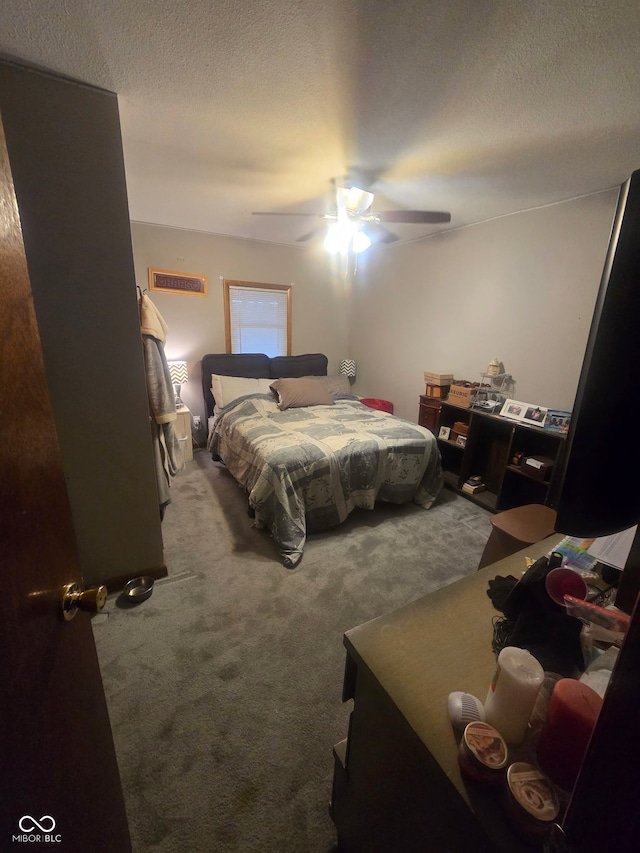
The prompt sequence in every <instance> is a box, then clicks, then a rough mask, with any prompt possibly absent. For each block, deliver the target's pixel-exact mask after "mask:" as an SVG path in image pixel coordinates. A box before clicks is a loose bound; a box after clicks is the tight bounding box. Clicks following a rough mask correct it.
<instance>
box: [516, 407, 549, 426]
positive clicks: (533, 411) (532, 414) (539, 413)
mask: <svg viewBox="0 0 640 853" xmlns="http://www.w3.org/2000/svg"><path fill="white" fill-rule="evenodd" d="M547 411H548V409H546V408H545V407H544V406H528V407H527V408H526V409H525V413H524V415H523V416H522V422H523V423H525V424H531V425H532V426H539V427H542V426H544V420H545V418H546V416H547Z"/></svg>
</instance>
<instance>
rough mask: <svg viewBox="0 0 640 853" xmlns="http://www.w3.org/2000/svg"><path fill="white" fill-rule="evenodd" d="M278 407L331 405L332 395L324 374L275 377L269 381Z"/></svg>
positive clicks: (294, 407) (292, 407)
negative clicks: (272, 380)
mask: <svg viewBox="0 0 640 853" xmlns="http://www.w3.org/2000/svg"><path fill="white" fill-rule="evenodd" d="M270 387H271V390H272V391H273V393H274V394H275V395H276V399H277V401H278V408H279V409H282V411H284V410H285V409H297V408H300V407H301V406H332V405H333V397H332V396H331V394H330V392H329V389H328V387H327V377H326V376H301V377H299V378H297V379H276V380H275V382H272V383H271V386H270Z"/></svg>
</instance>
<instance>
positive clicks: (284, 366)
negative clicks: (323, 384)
mask: <svg viewBox="0 0 640 853" xmlns="http://www.w3.org/2000/svg"><path fill="white" fill-rule="evenodd" d="M327 364H328V359H327V357H326V355H323V354H322V353H320V352H314V353H307V354H306V355H278V356H275V357H274V358H269V356H268V355H265V354H264V353H238V354H237V355H236V354H231V353H209V354H208V355H204V356H202V393H203V395H204V401H205V405H206V408H207V417H209V416H210V415H212V414H213V406H214V402H215V401H214V399H213V394H212V393H211V374H212V373H217V374H219V375H220V376H247V377H249V378H250V379H283V378H285V377H297V376H326V375H327Z"/></svg>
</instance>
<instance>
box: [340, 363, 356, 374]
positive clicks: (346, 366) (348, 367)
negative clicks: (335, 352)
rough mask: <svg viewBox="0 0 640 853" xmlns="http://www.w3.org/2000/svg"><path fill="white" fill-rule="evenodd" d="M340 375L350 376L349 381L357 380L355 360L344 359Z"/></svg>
mask: <svg viewBox="0 0 640 853" xmlns="http://www.w3.org/2000/svg"><path fill="white" fill-rule="evenodd" d="M340 373H342V374H343V376H348V377H349V379H355V378H356V362H355V359H353V358H343V359H342V361H341V362H340Z"/></svg>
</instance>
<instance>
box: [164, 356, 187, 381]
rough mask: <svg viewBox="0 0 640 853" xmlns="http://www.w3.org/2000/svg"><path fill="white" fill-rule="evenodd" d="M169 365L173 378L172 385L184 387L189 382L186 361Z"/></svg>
mask: <svg viewBox="0 0 640 853" xmlns="http://www.w3.org/2000/svg"><path fill="white" fill-rule="evenodd" d="M167 364H168V365H169V376H170V377H171V383H172V385H183V384H184V383H185V382H188V381H189V374H188V373H187V362H186V361H169V362H167Z"/></svg>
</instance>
